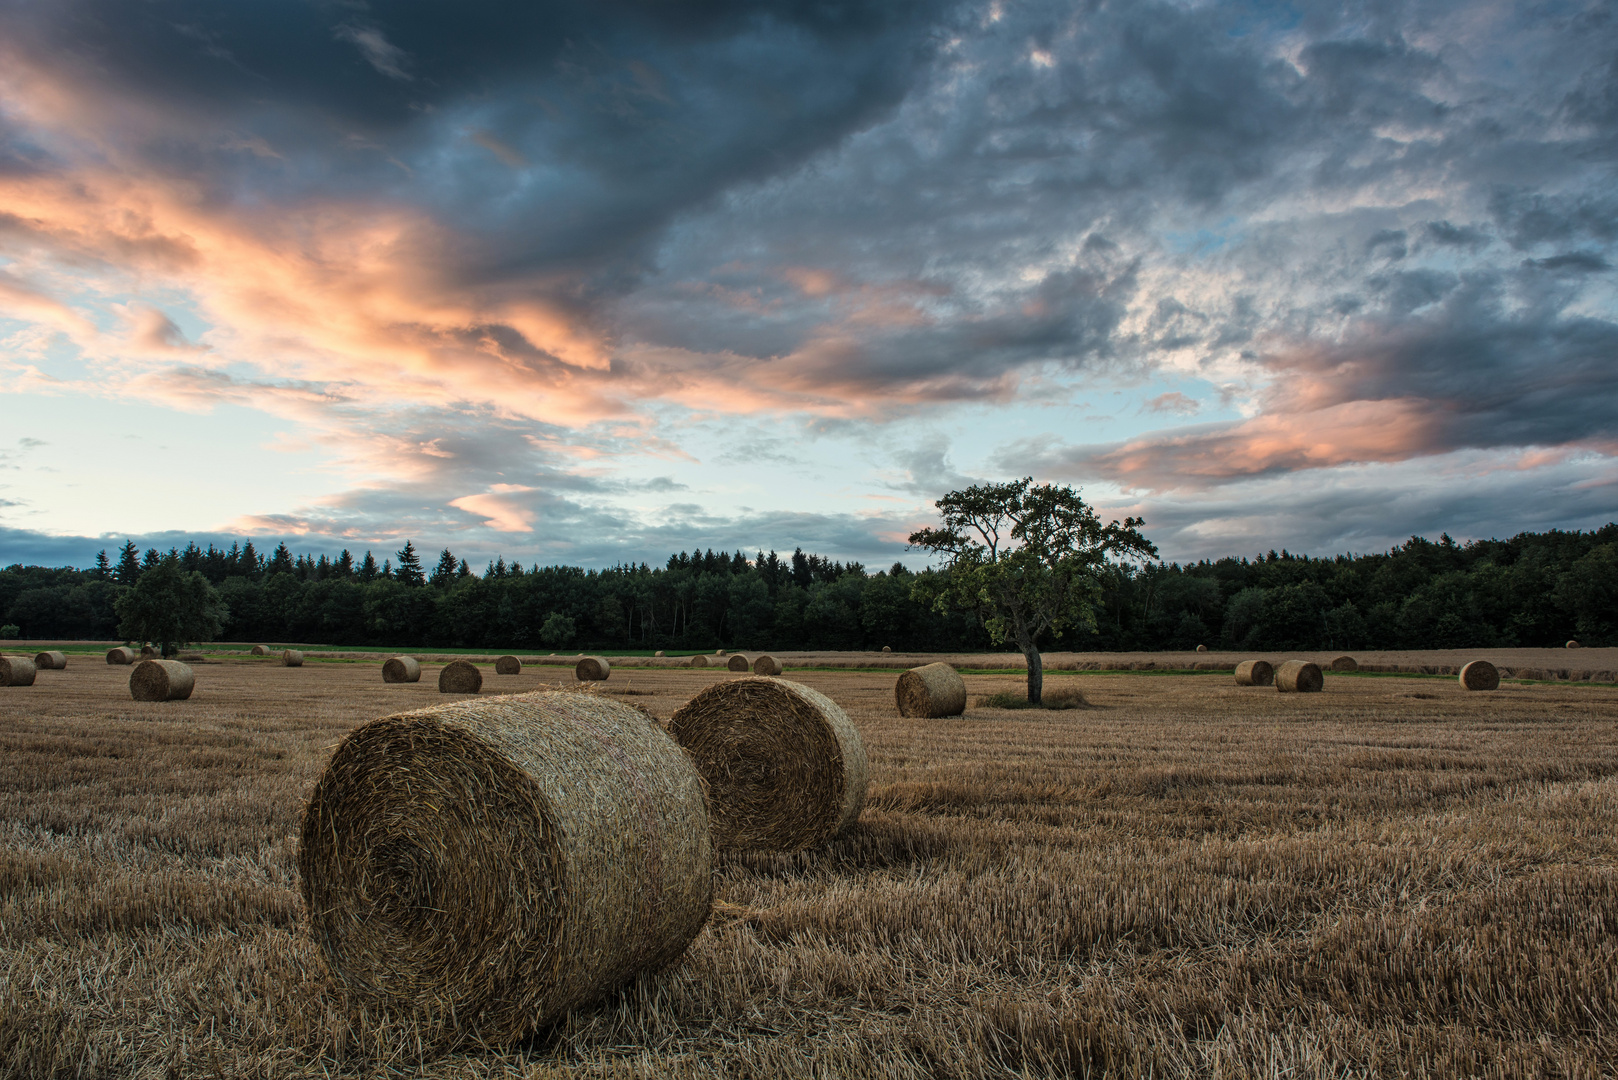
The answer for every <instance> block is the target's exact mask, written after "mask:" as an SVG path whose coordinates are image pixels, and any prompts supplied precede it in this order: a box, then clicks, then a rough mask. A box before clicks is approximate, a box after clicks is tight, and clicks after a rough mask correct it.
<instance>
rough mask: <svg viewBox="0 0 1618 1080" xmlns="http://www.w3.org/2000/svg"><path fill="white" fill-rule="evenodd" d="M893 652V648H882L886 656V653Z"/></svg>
mask: <svg viewBox="0 0 1618 1080" xmlns="http://www.w3.org/2000/svg"><path fill="white" fill-rule="evenodd" d="M892 651H893V650H892V649H891V648H890V647H888V646H886V645H884V646H882V652H883V653H884V654H886V653H890V652H892Z"/></svg>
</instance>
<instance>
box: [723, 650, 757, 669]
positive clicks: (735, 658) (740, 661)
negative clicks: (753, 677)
mask: <svg viewBox="0 0 1618 1080" xmlns="http://www.w3.org/2000/svg"><path fill="white" fill-rule="evenodd" d="M725 667H727V668H729V669H730V670H731V671H752V670H753V662H752V661H751V660H749V659H747V657H745V656H743V655H742V654H741V653H731V654H730V659H729V660H726V661H725Z"/></svg>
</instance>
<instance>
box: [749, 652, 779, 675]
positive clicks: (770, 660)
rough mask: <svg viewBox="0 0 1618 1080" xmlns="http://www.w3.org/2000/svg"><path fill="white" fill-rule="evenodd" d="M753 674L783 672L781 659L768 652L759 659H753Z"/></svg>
mask: <svg viewBox="0 0 1618 1080" xmlns="http://www.w3.org/2000/svg"><path fill="white" fill-rule="evenodd" d="M753 674H754V675H779V674H781V661H779V660H777V659H776V658H775V657H773V656H771V655H769V654H768V653H765V654H763V655H762V656H760V657H759V658H758V659H757V660H754V661H753Z"/></svg>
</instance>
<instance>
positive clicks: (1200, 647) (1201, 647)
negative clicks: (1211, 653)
mask: <svg viewBox="0 0 1618 1080" xmlns="http://www.w3.org/2000/svg"><path fill="white" fill-rule="evenodd" d="M1197 651H1198V652H1207V651H1208V646H1206V645H1198V646H1197Z"/></svg>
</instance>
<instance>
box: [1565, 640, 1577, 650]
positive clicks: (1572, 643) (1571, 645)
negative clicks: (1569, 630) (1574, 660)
mask: <svg viewBox="0 0 1618 1080" xmlns="http://www.w3.org/2000/svg"><path fill="white" fill-rule="evenodd" d="M1567 647H1568V648H1570V649H1577V648H1578V647H1579V643H1578V642H1577V641H1570V642H1568V643H1567Z"/></svg>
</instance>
